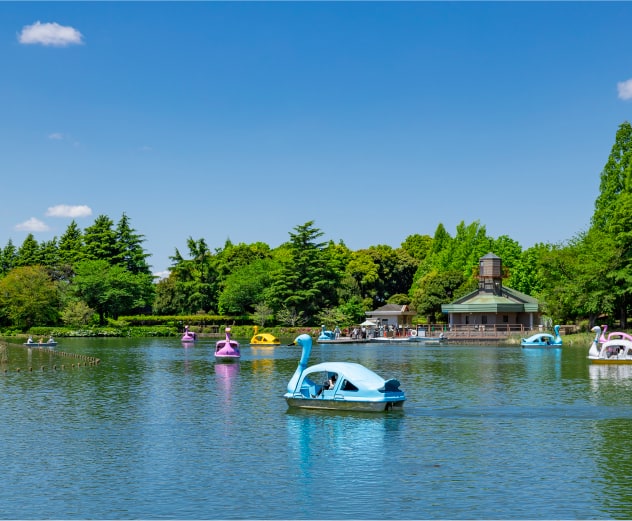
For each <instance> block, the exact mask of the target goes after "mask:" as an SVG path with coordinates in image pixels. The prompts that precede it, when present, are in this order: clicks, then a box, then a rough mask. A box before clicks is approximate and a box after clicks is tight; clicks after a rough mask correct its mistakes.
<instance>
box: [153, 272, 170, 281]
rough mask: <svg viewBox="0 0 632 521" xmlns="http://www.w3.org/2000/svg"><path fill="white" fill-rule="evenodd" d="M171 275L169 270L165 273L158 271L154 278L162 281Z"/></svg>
mask: <svg viewBox="0 0 632 521" xmlns="http://www.w3.org/2000/svg"><path fill="white" fill-rule="evenodd" d="M169 274H170V272H169V270H165V271H157V272H155V273H153V276H154V277H156V278H157V279H158V280H162V279H166V278H167V277H168V276H169Z"/></svg>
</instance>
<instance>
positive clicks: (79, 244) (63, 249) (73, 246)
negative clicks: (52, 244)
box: [58, 220, 83, 266]
mask: <svg viewBox="0 0 632 521" xmlns="http://www.w3.org/2000/svg"><path fill="white" fill-rule="evenodd" d="M58 250H59V261H60V262H61V263H62V264H66V265H69V266H73V265H74V264H75V263H77V262H79V261H80V260H82V259H83V233H82V231H81V230H80V229H79V226H77V223H76V222H75V221H74V220H73V221H72V222H71V223H70V224H69V225H68V227H67V228H66V231H65V232H64V234H63V235H62V236H61V237H60V239H59V246H58Z"/></svg>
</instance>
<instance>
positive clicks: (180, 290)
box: [169, 237, 219, 313]
mask: <svg viewBox="0 0 632 521" xmlns="http://www.w3.org/2000/svg"><path fill="white" fill-rule="evenodd" d="M187 246H188V248H189V255H190V256H191V258H190V259H185V258H184V257H183V256H182V255H181V254H180V252H179V251H178V250H177V249H176V252H175V255H174V256H173V257H171V260H172V262H173V264H172V266H171V267H170V268H169V270H170V271H171V273H172V275H173V276H174V277H175V281H176V282H175V293H176V294H175V296H174V299H173V301H174V302H178V303H179V305H181V306H182V308H181V310H180V312H181V313H197V312H198V311H205V312H207V313H208V312H210V311H212V310H213V309H217V296H218V289H219V288H218V277H217V270H216V269H215V259H214V257H213V254H212V253H211V251H210V250H209V247H208V246H207V244H206V241H205V240H204V239H198V240H197V241H196V240H194V239H193V238H192V237H189V239H188V240H187Z"/></svg>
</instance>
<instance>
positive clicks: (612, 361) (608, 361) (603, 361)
mask: <svg viewBox="0 0 632 521" xmlns="http://www.w3.org/2000/svg"><path fill="white" fill-rule="evenodd" d="M588 359H589V360H590V363H591V364H600V365H621V364H628V365H632V358H590V357H589V358H588Z"/></svg>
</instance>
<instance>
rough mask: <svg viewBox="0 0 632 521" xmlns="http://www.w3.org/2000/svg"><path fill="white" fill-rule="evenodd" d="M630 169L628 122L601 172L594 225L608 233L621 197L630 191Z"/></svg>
mask: <svg viewBox="0 0 632 521" xmlns="http://www.w3.org/2000/svg"><path fill="white" fill-rule="evenodd" d="M630 168H632V125H630V123H628V122H627V121H626V122H624V123H622V124H621V125H620V126H619V129H618V130H617V133H616V136H615V142H614V145H613V146H612V149H611V151H610V156H609V157H608V161H607V162H606V165H605V166H604V168H603V170H602V172H601V180H600V183H599V195H598V196H597V199H596V200H595V211H594V213H593V216H592V224H593V226H596V227H597V228H599V229H601V230H602V231H608V229H609V227H610V225H611V224H612V220H613V213H614V212H615V210H616V209H617V207H618V206H619V196H620V195H621V194H622V193H624V191H628V192H629V190H630V186H629V185H630V183H629V180H628V178H629V177H630Z"/></svg>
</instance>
